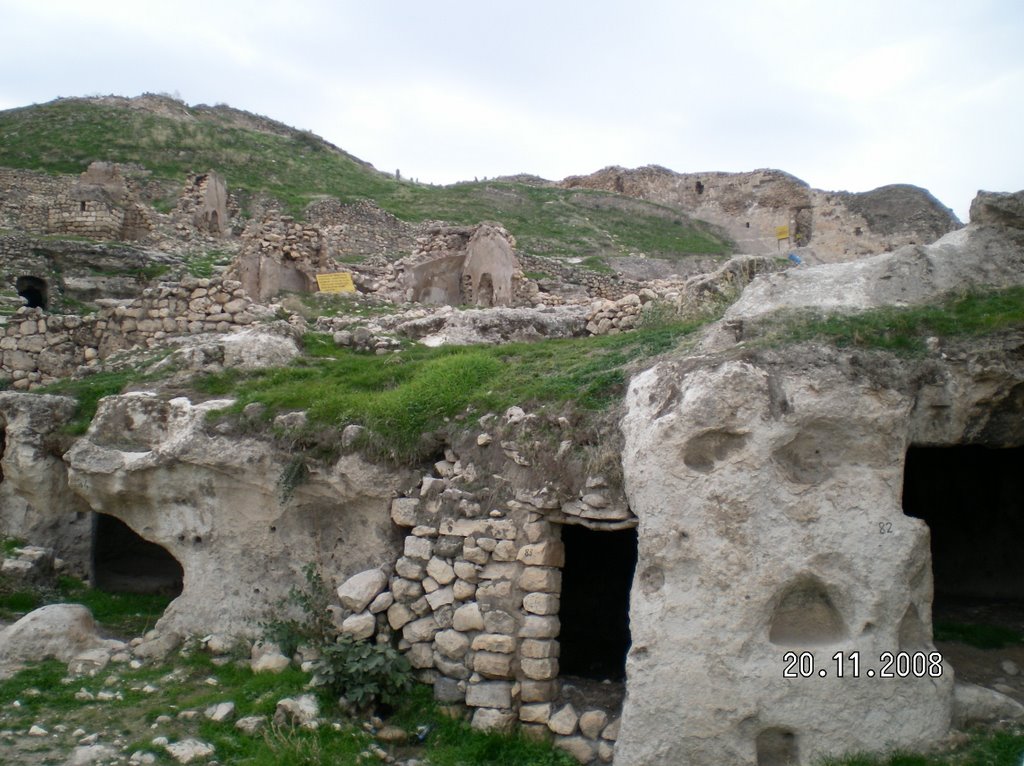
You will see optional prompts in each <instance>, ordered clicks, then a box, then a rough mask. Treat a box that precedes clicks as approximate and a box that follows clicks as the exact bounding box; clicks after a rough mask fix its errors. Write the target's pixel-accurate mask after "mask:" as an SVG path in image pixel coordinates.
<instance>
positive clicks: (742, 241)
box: [560, 165, 960, 262]
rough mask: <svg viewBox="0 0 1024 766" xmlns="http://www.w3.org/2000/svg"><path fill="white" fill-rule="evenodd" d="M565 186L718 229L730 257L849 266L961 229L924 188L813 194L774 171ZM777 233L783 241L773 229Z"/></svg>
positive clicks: (642, 175)
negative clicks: (787, 256)
mask: <svg viewBox="0 0 1024 766" xmlns="http://www.w3.org/2000/svg"><path fill="white" fill-rule="evenodd" d="M560 185H561V186H562V187H564V188H568V189H573V188H586V189H602V190H604V191H613V192H618V193H620V194H626V195H628V196H631V197H638V198H639V199H645V200H650V201H652V202H657V203H660V204H663V205H671V206H672V207H676V208H679V209H681V210H683V211H684V212H686V213H688V214H690V215H692V216H694V217H695V218H699V219H701V220H704V221H708V222H709V223H713V224H715V225H716V226H720V227H722V228H723V229H724V230H725V231H726V232H727V233H728V235H729V237H730V238H731V239H732V240H733V241H734V242H735V243H736V247H737V252H740V253H746V254H751V255H769V254H772V253H778V252H780V251H782V249H783V248H785V250H792V249H793V248H801V250H800V252H801V253H802V255H803V256H804V258H808V259H811V260H813V261H815V262H834V261H848V260H852V259H854V258H858V257H861V256H863V255H869V254H872V253H879V252H883V251H886V252H888V251H892V250H895V249H896V248H898V247H901V246H903V245H908V244H924V243H927V242H932V241H934V240H935V239H937V238H939V237H941V236H942V235H943V234H946V233H948V232H950V231H952V230H954V229H956V228H958V227H959V226H960V222H959V221H958V220H957V218H956V216H955V215H954V214H953V212H952V211H951V210H949V209H948V208H946V207H945V206H943V205H942V204H941V203H940V202H939V201H938V200H936V199H935V197H933V196H932V195H931V194H930V193H929V192H928V191H927V190H925V189H921V188H919V187H916V186H910V185H909V184H894V185H891V186H883V187H881V188H879V189H874V190H872V191H868V192H859V193H850V192H828V191H821V190H819V189H812V188H811V187H810V186H809V185H808V184H806V183H805V182H804V181H801V180H800V179H799V178H796V177H795V176H792V175H790V174H789V173H784V172H783V171H781V170H769V169H764V170H754V171H751V172H749V173H723V172H707V173H676V172H675V171H672V170H669V169H667V168H663V167H658V166H656V165H649V166H647V167H642V168H635V169H627V168H621V167H608V168H604V169H603V170H599V171H597V172H596V173H592V174H590V175H588V176H570V177H568V178H566V179H565V180H564V181H562V182H561V184H560ZM780 228H784V229H785V233H784V235H783V234H782V233H780V231H779V229H780Z"/></svg>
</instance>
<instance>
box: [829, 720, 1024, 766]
mask: <svg viewBox="0 0 1024 766" xmlns="http://www.w3.org/2000/svg"><path fill="white" fill-rule="evenodd" d="M1022 758H1024V735H1022V733H1021V731H1020V730H1019V729H1007V730H1002V731H977V732H975V733H973V734H972V736H971V738H970V741H968V742H967V743H966V744H964V745H963V746H961V747H958V748H956V749H955V750H953V751H951V752H947V753H936V754H919V753H908V752H902V751H898V752H894V753H890V754H887V755H864V754H860V755H849V756H844V757H842V758H827V759H825V760H822V761H820V766H1020V763H1021V759H1022Z"/></svg>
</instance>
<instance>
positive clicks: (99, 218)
mask: <svg viewBox="0 0 1024 766" xmlns="http://www.w3.org/2000/svg"><path fill="white" fill-rule="evenodd" d="M46 228H47V231H48V232H49V233H51V234H66V235H71V236H78V237H88V238H90V239H108V240H122V241H130V240H137V239H142V238H144V237H145V236H146V235H147V234H148V233H149V232H150V230H151V229H152V228H153V227H152V223H151V222H150V215H149V209H148V207H146V206H144V205H142V204H141V203H140V202H139V200H138V195H137V193H136V192H135V189H134V185H133V184H132V182H131V180H130V179H129V178H127V177H125V176H123V175H122V174H121V171H120V168H119V166H118V165H115V164H111V163H106V162H93V163H92V164H91V165H89V167H88V168H87V169H86V170H85V172H84V173H82V175H81V176H80V177H79V178H78V180H77V181H76V182H74V183H73V184H72V185H71V187H70V188H69V189H68V190H67V191H66V192H61V193H59V194H57V196H56V198H55V199H54V200H53V201H52V202H51V204H50V207H49V210H48V212H47V221H46Z"/></svg>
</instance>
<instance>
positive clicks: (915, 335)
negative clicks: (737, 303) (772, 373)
mask: <svg viewBox="0 0 1024 766" xmlns="http://www.w3.org/2000/svg"><path fill="white" fill-rule="evenodd" d="M1022 325H1024V287H1013V288H1009V289H1007V290H1002V291H998V292H991V293H974V294H970V295H965V296H961V297H959V298H955V299H953V300H950V301H947V302H945V303H942V304H939V305H930V306H913V307H907V308H897V307H887V308H881V309H875V310H872V311H865V312H863V313H860V314H851V315H835V316H829V317H825V318H820V317H814V318H807V317H805V316H792V315H791V316H788V317H783V318H781V319H777V318H772V319H769V320H768V321H767V323H766V327H765V337H766V339H768V340H769V341H782V342H801V341H811V340H824V341H827V342H830V343H833V344H834V345H836V346H839V347H850V346H852V347H859V348H871V349H880V350H884V351H892V352H894V353H898V354H906V355H919V354H924V353H925V352H926V350H927V338H929V337H937V338H951V337H964V336H968V337H970V336H977V335H984V334H985V333H990V332H996V331H998V330H1002V329H1006V328H1009V327H1018V326H1022Z"/></svg>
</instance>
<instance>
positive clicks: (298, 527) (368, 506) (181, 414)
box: [65, 393, 409, 634]
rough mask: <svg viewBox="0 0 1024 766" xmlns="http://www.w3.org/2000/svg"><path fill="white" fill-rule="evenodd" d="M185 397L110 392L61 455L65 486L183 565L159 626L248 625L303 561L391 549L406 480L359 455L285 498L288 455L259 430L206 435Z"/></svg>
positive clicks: (343, 567) (375, 561)
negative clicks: (396, 503) (246, 434)
mask: <svg viewBox="0 0 1024 766" xmlns="http://www.w3.org/2000/svg"><path fill="white" fill-rule="evenodd" d="M226 403H227V402H225V401H211V402H205V403H203V404H199V405H193V404H192V403H191V402H189V401H188V400H187V399H184V398H178V399H172V400H170V401H164V400H161V399H160V398H158V397H157V396H155V395H152V394H148V393H133V394H124V395H121V396H115V397H108V398H107V399H104V400H103V401H102V403H101V404H100V407H99V410H98V411H97V413H96V417H95V418H94V419H93V422H92V425H91V426H90V428H89V432H88V433H87V434H86V436H85V437H84V438H82V439H81V440H79V441H78V442H77V443H76V444H75V445H74V446H73V447H72V448H71V450H69V451H68V453H67V454H66V455H65V460H66V462H67V463H68V466H69V469H68V471H69V480H70V484H71V486H72V488H73V489H74V490H75V491H76V492H78V493H79V494H80V495H81V496H82V497H83V498H85V499H86V500H87V501H88V503H89V505H90V506H91V507H92V508H93V509H94V510H96V511H99V512H102V513H106V514H110V515H112V516H115V517H117V518H119V519H121V520H122V521H124V522H125V523H126V524H127V525H128V526H129V527H131V528H132V529H133V530H134V531H135V532H136V533H137V534H139V535H140V536H141V537H143V538H144V539H146V540H149V541H151V542H155V543H157V544H159V545H161V546H163V547H164V548H165V549H166V550H167V551H168V552H170V553H171V554H172V555H173V556H174V557H175V559H177V560H178V562H179V563H180V564H181V565H182V568H183V570H184V589H183V591H182V594H181V595H180V596H179V597H178V598H177V599H176V600H175V601H174V602H172V604H171V605H170V607H168V609H167V612H166V613H165V614H164V616H163V618H162V619H161V621H160V623H159V624H158V627H159V628H160V629H161V630H162V631H172V630H173V631H177V632H179V633H182V634H185V633H188V632H199V633H211V632H220V633H229V634H247V633H252V632H253V631H254V630H255V624H254V621H253V619H254V616H256V617H257V618H258V617H259V615H262V614H265V613H266V609H267V607H268V606H272V605H274V604H276V603H277V602H278V601H280V600H281V599H282V598H284V597H285V596H286V595H287V593H288V590H289V588H290V587H292V586H295V585H302V584H303V576H302V569H303V567H304V566H305V565H306V564H307V563H311V562H312V563H316V564H318V565H319V566H320V568H321V570H322V572H323V574H324V578H325V579H326V580H328V582H330V580H332V579H333V580H334V581H335V582H339V581H343V580H345V579H347V578H348V577H349V576H351V575H352V574H355V573H356V572H360V571H363V570H366V569H368V568H371V567H374V566H378V565H379V563H380V562H381V561H390V560H393V559H394V558H396V557H397V541H396V539H395V537H394V536H393V532H392V526H391V521H390V517H389V513H388V508H389V504H390V499H391V495H392V493H393V492H394V491H395V490H396V489H397V487H399V486H402V485H403V483H404V482H407V481H408V480H409V479H408V475H407V474H405V473H403V472H402V471H390V472H389V471H386V470H384V469H382V468H379V467H376V466H372V465H370V464H369V463H366V462H365V461H363V460H362V459H361V458H359V457H356V456H352V455H349V456H345V457H342V458H341V459H340V460H338V462H337V463H335V464H334V465H333V466H331V468H330V469H329V470H324V471H318V470H315V469H314V470H311V471H310V472H309V476H308V478H307V480H306V481H305V482H304V483H302V484H300V485H299V486H297V487H295V488H294V491H293V493H292V494H291V496H290V497H288V498H287V499H285V498H284V497H283V494H282V489H281V487H280V486H279V480H280V477H282V475H283V474H284V472H285V469H286V467H287V466H288V464H289V460H290V457H291V456H289V455H285V454H281V453H280V452H279V451H278V450H276V449H275V448H274V447H272V446H271V445H269V444H267V443H265V442H261V441H258V440H256V439H247V438H238V437H234V438H231V437H226V436H220V435H211V434H209V433H207V432H206V429H205V416H206V413H207V412H209V411H210V410H211V409H217V408H219V407H223V406H224V405H225V404H226Z"/></svg>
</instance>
